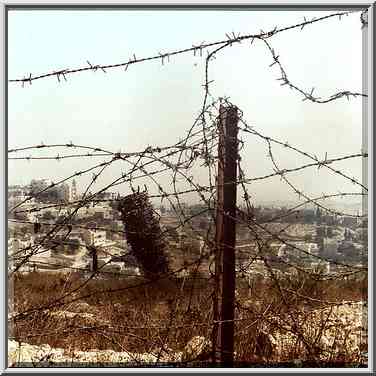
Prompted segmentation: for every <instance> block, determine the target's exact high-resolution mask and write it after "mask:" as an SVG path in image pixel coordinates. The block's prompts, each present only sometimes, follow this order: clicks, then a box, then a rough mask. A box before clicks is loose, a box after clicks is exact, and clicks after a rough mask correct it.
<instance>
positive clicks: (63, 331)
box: [13, 272, 366, 364]
mask: <svg viewBox="0 0 376 376" xmlns="http://www.w3.org/2000/svg"><path fill="white" fill-rule="evenodd" d="M144 282H145V281H143V280H142V278H141V277H139V278H133V279H111V280H103V279H101V280H100V279H92V280H90V281H88V282H87V283H84V280H83V279H82V277H80V275H79V274H71V275H69V276H67V275H63V274H52V273H38V272H34V273H29V274H23V275H21V274H18V275H16V276H15V279H14V291H15V297H14V298H15V299H14V307H15V311H16V312H17V313H21V312H24V311H28V310H33V309H35V308H38V307H40V308H41V309H39V310H37V311H35V312H31V313H30V314H28V315H27V316H26V317H24V318H22V319H20V320H17V321H16V322H15V324H14V333H13V336H14V337H15V338H16V339H17V340H20V341H22V342H27V343H30V344H34V345H41V344H49V345H50V346H51V347H60V348H65V349H67V350H72V349H75V350H81V351H88V350H93V349H98V350H105V349H112V350H114V351H125V350H127V351H130V352H135V353H145V352H155V351H156V349H157V351H158V352H160V353H161V357H162V356H164V355H166V354H167V353H169V352H170V353H171V352H176V351H182V350H183V349H184V346H185V345H186V344H187V342H188V341H189V340H190V339H191V338H192V337H194V336H203V337H205V338H211V320H212V316H211V306H212V298H211V293H212V285H211V282H210V281H208V280H206V279H205V278H201V279H196V280H190V279H187V280H186V281H185V282H184V283H183V282H182V280H181V279H179V280H178V279H166V280H160V281H158V282H154V283H151V284H145V283H144ZM281 284H282V286H283V287H284V288H286V289H291V290H292V291H297V290H298V291H299V294H300V296H296V295H294V294H292V293H288V292H286V291H284V294H283V295H284V298H282V297H281V294H280V291H279V290H278V289H277V288H276V286H274V285H273V283H272V282H270V281H269V282H267V281H259V282H257V285H256V286H254V287H253V289H252V290H250V289H249V286H248V285H247V284H245V283H239V285H238V288H237V302H238V303H237V309H236V320H237V321H236V336H235V351H236V359H237V360H238V361H240V362H248V363H262V364H266V363H271V362H282V361H283V362H285V361H291V360H293V359H306V360H307V361H310V362H312V361H319V360H320V359H323V355H325V354H326V355H325V356H326V358H325V359H329V360H331V361H332V362H334V361H342V362H347V363H350V362H356V361H357V360H358V358H359V354H358V353H357V354H355V353H351V352H348V351H346V348H347V347H346V343H344V344H343V346H342V347H343V351H337V350H336V352H335V353H333V354H332V355H331V357H329V356H327V355H328V354H327V353H325V354H324V352H323V349H322V348H320V346H319V345H318V344H319V343H320V338H319V337H320V335H323V333H324V329H325V320H326V321H328V320H327V318H326V316H325V315H322V317H321V319H320V320H317V319H313V316H312V312H313V311H315V310H316V311H317V310H318V309H320V308H321V309H324V308H325V307H324V306H323V305H322V304H320V303H318V302H315V301H307V300H306V299H303V298H302V297H301V296H308V297H316V298H317V299H321V300H330V301H342V300H361V299H362V300H365V299H366V297H365V295H364V294H365V293H364V291H366V290H365V287H366V280H363V281H327V282H320V283H319V282H316V281H312V280H305V281H304V283H303V280H300V281H285V282H283V283H282V282H281ZM82 285H83V286H82ZM136 285H138V287H134V286H136ZM80 286H82V287H81V288H79V287H80ZM78 288H79V289H78ZM76 289H78V290H77V291H76V292H74V293H69V292H70V291H74V290H76ZM114 290H116V291H115V292H114ZM67 293H68V296H67V297H65V298H63V299H62V302H63V303H64V304H60V305H57V306H51V307H49V308H47V309H42V308H43V307H45V306H49V305H50V303H51V302H53V301H54V300H57V299H61V298H62V297H63V296H64V295H66V294H67ZM80 297H83V298H80ZM283 299H285V300H283ZM286 299H287V301H286ZM72 300H74V301H73V302H72ZM307 323H309V325H308V326H307V325H306V324H307ZM308 329H309V330H308ZM320 331H321V332H320ZM344 331H345V329H343V330H342V332H344ZM312 333H314V335H313V334H312ZM269 334H271V335H274V337H275V338H279V339H278V341H279V344H278V348H279V351H278V352H277V353H276V351H275V348H274V349H272V348H271V347H270V341H269V340H268V339H267V338H264V337H263V336H265V335H269ZM278 336H279V337H278ZM312 338H316V339H317V340H315V341H312Z"/></svg>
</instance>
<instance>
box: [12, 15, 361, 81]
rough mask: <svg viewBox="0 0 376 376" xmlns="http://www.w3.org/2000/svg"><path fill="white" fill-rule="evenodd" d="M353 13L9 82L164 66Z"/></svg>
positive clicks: (328, 16) (65, 78) (30, 75)
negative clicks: (187, 56) (150, 63)
mask: <svg viewBox="0 0 376 376" xmlns="http://www.w3.org/2000/svg"><path fill="white" fill-rule="evenodd" d="M353 12H354V11H348V12H337V13H333V14H329V15H326V16H322V17H318V18H312V19H311V20H307V19H306V18H305V17H304V21H303V22H300V23H298V24H295V25H290V26H286V27H281V28H278V27H277V26H275V27H274V28H273V29H272V30H270V31H267V32H264V31H262V30H261V31H260V33H257V34H249V35H240V34H238V35H236V34H235V33H232V34H231V35H229V34H226V39H224V40H220V41H216V42H211V43H204V42H203V43H201V44H199V45H193V46H192V47H188V48H184V49H181V50H176V51H170V52H165V53H161V52H159V53H158V54H157V55H153V56H149V57H145V58H137V57H136V55H135V54H134V53H133V54H132V57H131V58H130V59H129V60H128V61H127V62H123V63H118V64H104V65H100V64H94V65H93V64H91V63H90V62H89V61H87V66H85V67H81V68H77V69H69V68H66V69H59V70H55V71H52V72H49V73H43V74H39V75H34V76H33V75H32V74H31V73H29V74H28V75H27V77H26V76H25V77H24V78H18V79H10V80H9V82H13V83H17V82H20V83H21V84H22V86H24V85H25V83H29V84H30V85H31V84H32V82H33V81H35V80H40V79H43V78H47V77H56V78H57V80H58V82H61V78H63V79H64V80H65V81H67V76H69V75H71V74H74V73H80V72H85V71H94V72H96V71H98V70H101V71H102V72H104V73H106V70H108V69H113V68H124V70H125V71H127V70H128V68H129V66H131V65H133V64H139V63H144V62H147V61H152V60H160V61H161V63H162V64H164V61H165V59H167V61H168V62H169V61H170V57H172V56H177V55H181V54H186V53H189V52H193V54H194V55H196V53H197V52H199V54H200V56H202V52H203V50H206V49H208V48H210V47H218V46H219V48H221V47H222V45H226V46H232V45H233V44H236V43H241V42H243V41H246V40H251V43H253V41H254V40H256V39H260V40H266V39H269V38H271V37H273V36H275V35H277V34H279V33H282V32H284V31H288V30H293V29H297V28H300V30H303V29H304V28H305V27H306V26H308V25H312V24H315V23H317V22H321V21H324V20H327V19H330V18H336V17H338V18H339V19H341V17H342V16H348V15H349V14H351V13H353Z"/></svg>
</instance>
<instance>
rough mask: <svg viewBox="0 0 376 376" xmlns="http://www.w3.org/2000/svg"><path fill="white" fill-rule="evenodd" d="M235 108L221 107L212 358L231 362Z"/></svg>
mask: <svg viewBox="0 0 376 376" xmlns="http://www.w3.org/2000/svg"><path fill="white" fill-rule="evenodd" d="M237 123H238V109H237V107H235V106H223V105H221V106H220V109H219V124H218V130H219V145H218V173H217V208H216V254H215V291H214V307H213V308H214V309H213V313H214V323H213V324H214V325H213V337H212V343H213V360H214V362H216V363H219V364H220V365H222V366H225V367H231V366H232V365H233V361H234V310H235V241H236V189H237V184H236V180H237V159H238V139H237V136H238V126H237Z"/></svg>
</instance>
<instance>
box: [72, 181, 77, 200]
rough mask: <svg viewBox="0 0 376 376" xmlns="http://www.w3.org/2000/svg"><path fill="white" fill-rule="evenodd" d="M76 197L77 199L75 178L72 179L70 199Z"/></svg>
mask: <svg viewBox="0 0 376 376" xmlns="http://www.w3.org/2000/svg"><path fill="white" fill-rule="evenodd" d="M76 199H77V185H76V180H75V179H73V181H72V190H71V200H72V201H76Z"/></svg>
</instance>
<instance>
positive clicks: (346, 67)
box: [8, 10, 362, 201]
mask: <svg viewBox="0 0 376 376" xmlns="http://www.w3.org/2000/svg"><path fill="white" fill-rule="evenodd" d="M329 13H330V12H328V11H323V12H317V11H316V12H308V11H294V12H290V11H254V10H250V11H244V10H241V11H199V10H197V11H164V10H159V11H155V10H154V11H146V10H143V11H130V10H123V11H120V10H117V11H57V10H56V11H11V12H10V13H9V31H8V36H9V54H8V69H9V78H10V79H12V78H21V77H23V76H28V75H29V73H32V74H33V75H36V74H38V73H44V72H48V71H51V70H61V69H64V68H76V67H80V66H84V65H87V63H86V61H87V60H89V61H90V63H91V64H93V65H95V64H114V63H120V62H125V61H127V60H128V59H129V58H130V57H131V56H133V54H134V53H135V54H136V56H137V57H147V56H152V55H155V54H156V53H158V52H159V51H160V52H168V51H173V50H177V49H183V48H187V47H190V46H192V44H195V45H196V44H200V43H201V42H203V41H205V42H210V41H217V40H222V39H224V38H225V33H231V32H235V33H241V34H250V33H258V32H259V31H260V29H263V30H265V31H266V30H271V29H273V28H274V26H276V25H277V26H279V27H281V26H288V25H290V24H296V23H299V22H302V21H303V18H304V16H305V17H306V18H307V19H309V18H312V17H320V16H322V15H325V14H329ZM269 41H270V43H271V44H272V46H273V48H274V49H275V50H276V53H277V54H278V55H280V61H281V63H282V64H283V66H284V67H285V69H286V71H287V74H288V77H289V79H290V80H291V81H292V82H293V83H294V84H296V85H297V86H299V87H302V88H303V89H305V90H308V91H310V89H311V88H312V87H315V94H316V95H318V96H321V97H325V96H327V95H331V94H333V93H335V92H337V91H341V90H350V91H354V92H361V91H362V30H361V22H360V13H355V14H351V15H349V16H348V17H343V18H342V20H341V21H340V20H338V18H335V19H329V20H326V21H323V22H320V23H316V24H314V25H311V26H307V27H306V28H304V30H302V31H300V30H292V31H286V32H283V33H281V34H279V35H277V36H275V37H273V38H271V39H270V40H269ZM203 56H206V53H205V54H203ZM204 60H205V59H204V57H202V58H200V57H199V54H196V56H193V53H189V54H185V55H181V56H177V57H172V58H171V59H170V62H169V63H167V62H165V64H164V65H163V66H162V64H161V62H160V61H150V62H145V63H142V64H135V65H132V66H130V67H129V69H128V70H127V72H124V70H123V69H113V70H109V71H108V72H107V73H106V74H105V73H103V72H101V71H98V72H91V71H89V72H83V73H80V74H73V75H71V76H68V77H67V78H68V81H67V82H62V83H59V82H58V81H57V79H56V77H53V78H46V79H42V80H38V81H34V82H33V84H32V85H31V86H29V85H26V87H25V88H22V87H21V85H20V84H14V83H13V84H12V83H10V84H9V86H8V87H9V91H8V94H9V107H8V110H9V124H8V134H9V138H8V146H9V148H15V147H25V146H30V145H36V144H40V143H41V141H43V142H44V143H45V144H54V143H68V142H70V141H72V142H73V143H76V144H84V145H91V146H95V147H102V148H105V149H110V150H113V151H118V150H119V149H121V151H122V152H128V151H139V150H143V149H145V147H147V146H148V145H151V146H164V145H170V144H173V143H175V142H177V141H178V140H179V139H180V138H182V137H184V135H185V134H186V131H187V130H188V129H189V127H190V126H191V125H192V123H193V121H194V119H195V118H196V116H197V115H198V113H199V111H200V107H201V104H202V99H203V94H204V92H203V88H202V84H203V83H204V77H205V76H204ZM271 63H272V59H271V55H270V53H269V52H268V50H267V49H266V47H265V45H264V44H263V43H262V42H260V41H255V42H254V43H253V44H252V45H251V44H250V43H249V42H243V43H242V44H238V45H233V47H231V48H226V49H225V50H224V51H223V52H222V53H220V54H219V55H218V56H217V59H216V60H215V61H213V63H212V64H211V66H210V72H209V73H210V77H211V79H213V80H214V83H213V84H212V85H211V93H212V94H213V95H214V96H215V97H220V96H229V97H230V100H231V101H232V103H234V104H236V105H237V106H238V107H239V108H240V109H241V110H242V111H243V112H244V117H245V119H246V120H247V122H248V123H249V124H250V125H252V126H254V127H255V129H257V130H259V131H260V132H262V133H264V134H266V135H269V136H271V137H276V138H278V139H281V140H282V141H288V142H289V143H290V144H291V145H295V146H297V147H299V148H301V149H303V150H306V151H308V152H311V153H314V154H317V155H318V156H319V157H321V158H323V157H324V155H325V152H327V153H328V158H335V157H340V156H344V155H347V154H354V153H359V152H361V140H362V99H361V98H354V99H351V100H350V101H347V100H346V99H345V98H344V99H340V100H338V101H336V102H332V103H330V104H315V103H310V102H308V101H304V102H303V101H302V96H301V95H299V94H298V93H294V92H293V91H291V90H290V89H289V88H287V87H286V86H283V87H281V86H280V82H279V81H276V78H278V77H280V73H279V70H278V67H277V66H273V67H271V68H270V67H269V65H270V64H271ZM242 139H243V140H244V141H245V142H246V148H245V149H244V151H243V154H242V158H243V163H244V166H245V167H246V172H247V176H248V177H254V176H260V175H263V174H266V173H270V172H272V165H271V162H270V160H268V159H267V158H266V154H267V148H266V144H265V143H263V142H261V140H259V139H257V138H254V136H250V135H248V136H247V135H245V134H243V135H242ZM58 152H59V153H60V154H61V155H63V154H64V153H66V150H59V151H58ZM39 153H40V152H39ZM275 153H276V156H277V157H278V158H279V164H280V167H281V168H290V167H296V166H299V165H300V164H302V163H310V162H311V161H310V160H309V159H302V158H301V157H299V156H298V155H297V154H294V153H293V152H289V153H286V152H284V151H281V150H280V149H278V148H276V149H275ZM56 154H57V150H54V151H52V154H50V155H56ZM23 155H25V156H28V155H31V156H37V155H42V154H38V150H34V151H31V152H19V153H17V154H12V156H23ZM43 155H45V154H43ZM100 161H101V160H100V159H95V160H94V159H93V158H91V159H90V158H87V159H80V160H77V159H74V160H73V159H71V160H70V159H68V160H63V161H60V162H55V161H52V162H45V161H33V162H26V161H9V183H10V184H19V183H21V184H22V183H28V182H29V181H30V179H32V178H49V179H52V180H54V181H57V180H58V179H61V178H64V177H65V176H69V175H70V174H71V173H72V172H74V171H78V170H80V169H84V168H87V167H88V166H90V165H94V164H95V163H96V162H100ZM337 167H339V168H341V169H343V171H344V172H346V173H347V174H348V175H350V176H354V177H356V178H358V179H360V180H361V161H360V159H357V160H355V161H350V162H345V163H343V162H342V163H337ZM121 171H122V166H121V165H119V164H114V165H113V166H112V167H111V168H109V170H108V172H107V173H106V174H104V175H103V183H105V182H110V181H111V180H110V179H114V178H116V177H118V176H119V174H120V173H121ZM89 176H90V177H91V174H90V175H89ZM163 179H164V180H163V183H164V184H165V185H166V186H167V187H168V185H169V184H170V180H169V179H168V177H165V178H163ZM198 179H201V177H200V176H198ZM291 179H292V181H294V183H295V184H297V186H298V187H299V188H300V189H301V190H303V191H304V192H307V193H309V194H312V195H320V194H321V193H322V192H325V193H328V194H331V193H336V192H338V190H341V191H348V192H349V191H359V189H358V188H357V187H356V186H354V185H351V184H349V183H348V182H346V181H345V180H344V179H342V178H339V177H337V176H333V175H332V174H328V173H326V172H325V171H324V170H320V171H318V170H317V168H315V169H309V170H307V171H306V173H300V174H291ZM86 181H88V180H86ZM84 182H85V180H82V183H84ZM249 188H250V192H251V193H252V194H253V197H254V199H255V200H259V201H264V200H279V199H296V197H295V196H294V195H293V194H291V193H289V189H288V187H287V186H286V185H285V184H284V183H283V182H280V179H278V178H275V179H270V180H269V181H268V182H265V181H263V182H261V183H255V184H252V185H251V186H250V187H249Z"/></svg>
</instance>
